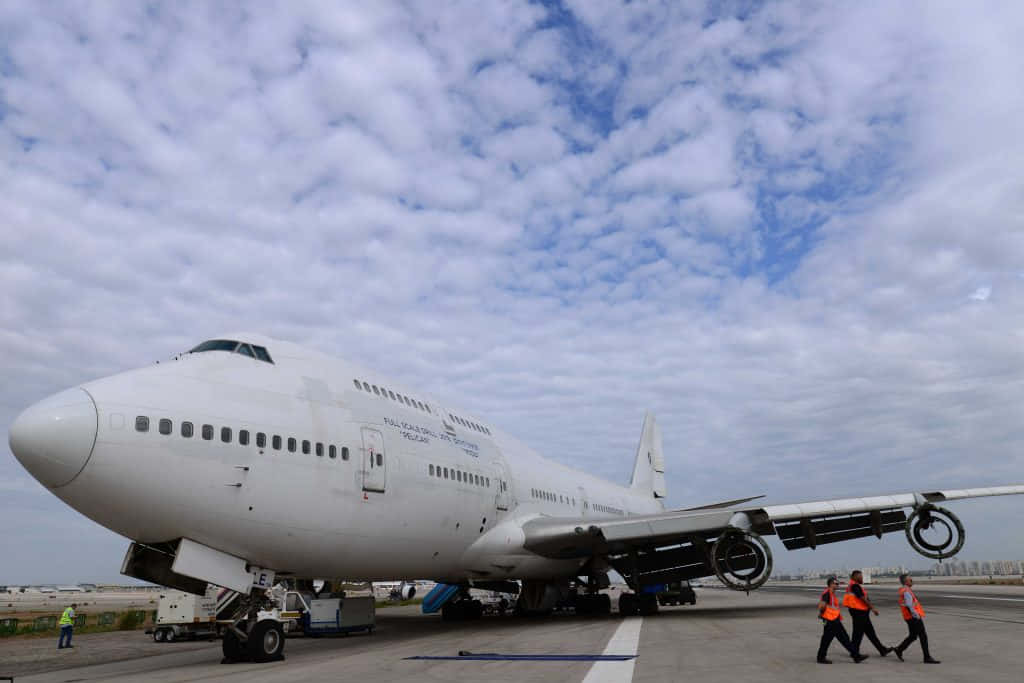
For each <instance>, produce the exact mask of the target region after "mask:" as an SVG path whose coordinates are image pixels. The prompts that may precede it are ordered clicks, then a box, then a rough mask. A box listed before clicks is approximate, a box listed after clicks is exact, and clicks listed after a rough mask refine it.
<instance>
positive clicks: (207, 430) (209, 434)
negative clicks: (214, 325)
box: [203, 425, 213, 441]
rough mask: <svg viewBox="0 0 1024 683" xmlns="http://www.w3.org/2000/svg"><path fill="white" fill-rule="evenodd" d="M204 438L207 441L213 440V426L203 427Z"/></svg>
mask: <svg viewBox="0 0 1024 683" xmlns="http://www.w3.org/2000/svg"><path fill="white" fill-rule="evenodd" d="M203 438H204V439H205V440H207V441H210V440H211V439H213V425H203Z"/></svg>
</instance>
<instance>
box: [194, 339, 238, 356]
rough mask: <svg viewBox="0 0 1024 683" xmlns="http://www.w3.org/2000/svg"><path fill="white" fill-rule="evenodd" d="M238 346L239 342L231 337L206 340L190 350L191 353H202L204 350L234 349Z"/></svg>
mask: <svg viewBox="0 0 1024 683" xmlns="http://www.w3.org/2000/svg"><path fill="white" fill-rule="evenodd" d="M236 346H238V342H236V341H231V340H230V339H211V340H209V341H204V342H203V343H202V344H200V345H199V346H197V347H195V348H194V349H192V350H191V351H189V353H202V352H203V351H234V350H235V347H236Z"/></svg>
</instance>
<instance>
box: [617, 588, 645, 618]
mask: <svg viewBox="0 0 1024 683" xmlns="http://www.w3.org/2000/svg"><path fill="white" fill-rule="evenodd" d="M639 613H640V603H639V601H638V600H637V597H636V594H635V593H623V594H622V595H620V596H619V615H621V616H623V617H633V616H636V615H637V614H639Z"/></svg>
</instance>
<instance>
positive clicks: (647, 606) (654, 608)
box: [637, 593, 658, 617]
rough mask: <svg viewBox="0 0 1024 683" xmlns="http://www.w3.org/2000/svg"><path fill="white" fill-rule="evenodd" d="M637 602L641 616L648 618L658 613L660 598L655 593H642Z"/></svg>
mask: <svg viewBox="0 0 1024 683" xmlns="http://www.w3.org/2000/svg"><path fill="white" fill-rule="evenodd" d="M637 602H638V607H639V609H640V614H641V615H643V616H645V617H647V616H650V615H652V614H657V613H658V596H656V595H655V594H654V593H641V594H640V595H639V596H637Z"/></svg>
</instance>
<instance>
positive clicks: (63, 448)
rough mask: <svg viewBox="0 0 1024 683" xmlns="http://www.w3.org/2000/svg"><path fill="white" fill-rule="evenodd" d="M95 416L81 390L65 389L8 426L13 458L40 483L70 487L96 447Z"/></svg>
mask: <svg viewBox="0 0 1024 683" xmlns="http://www.w3.org/2000/svg"><path fill="white" fill-rule="evenodd" d="M98 421H99V417H98V414H97V412H96V404H95V403H93V400H92V397H91V396H90V395H89V394H88V393H86V391H85V390H84V389H78V388H75V389H68V390H66V391H62V392H60V393H59V394H54V395H53V396H50V397H49V398H44V399H43V400H42V401H40V402H39V403H36V404H35V405H32V406H29V407H28V408H27V409H26V410H25V411H24V412H23V413H22V414H21V415H19V416H18V417H17V418H16V419H15V420H14V424H12V425H11V429H10V438H9V442H10V446H11V452H12V453H14V457H16V458H17V459H18V462H20V463H21V465H22V467H24V468H25V469H26V470H28V471H29V474H31V475H32V476H33V477H35V478H36V479H38V480H39V482H40V483H41V484H43V485H44V486H46V487H49V488H57V487H59V486H64V485H65V484H70V483H71V481H72V480H73V479H74V478H75V477H77V476H78V473H79V472H81V471H82V470H83V469H85V464H86V463H87V462H88V461H89V456H91V455H92V449H93V446H94V445H95V444H96V431H97V425H98Z"/></svg>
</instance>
